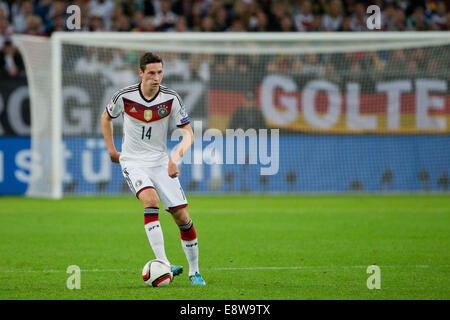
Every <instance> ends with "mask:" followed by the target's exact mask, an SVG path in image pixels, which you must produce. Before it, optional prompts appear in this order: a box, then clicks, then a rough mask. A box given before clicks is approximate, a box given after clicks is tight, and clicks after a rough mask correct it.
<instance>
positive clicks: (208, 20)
mask: <svg viewBox="0 0 450 320" xmlns="http://www.w3.org/2000/svg"><path fill="white" fill-rule="evenodd" d="M371 4H376V5H378V6H379V7H380V9H381V24H382V26H381V30H383V31H426V30H450V12H449V10H450V0H422V1H420V0H419V1H413V0H378V1H376V0H375V1H360V0H284V1H283V0H258V1H257V0H146V1H144V0H90V1H89V0H77V1H66V0H55V1H51V0H21V1H20V0H19V1H13V0H0V67H1V70H2V71H1V72H2V74H3V75H9V76H14V75H16V74H17V73H18V72H20V69H21V68H22V65H23V63H22V61H21V59H20V56H19V54H18V51H17V50H15V47H14V44H13V41H12V38H11V35H12V34H14V33H20V34H29V35H40V36H50V35H51V34H52V32H54V31H68V30H67V24H66V22H67V19H68V17H69V16H70V14H71V13H69V14H68V13H67V7H68V6H70V5H77V6H78V7H79V8H80V13H81V15H80V16H81V19H80V29H79V31H118V32H126V31H131V32H186V31H200V32H257V31H269V32H286V31H287V32H289V31H291V32H295V31H300V32H311V31H367V27H366V20H367V17H368V16H369V15H370V14H368V13H366V10H367V7H368V6H369V5H371ZM274 65H275V64H274ZM304 65H308V63H304ZM350 66H351V64H350ZM273 67H275V66H273ZM2 74H0V76H1V75H2Z"/></svg>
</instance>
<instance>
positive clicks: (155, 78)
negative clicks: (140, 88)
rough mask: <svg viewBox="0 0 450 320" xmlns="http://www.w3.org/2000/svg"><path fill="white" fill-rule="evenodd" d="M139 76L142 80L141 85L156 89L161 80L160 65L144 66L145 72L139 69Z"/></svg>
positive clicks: (161, 68) (161, 71)
mask: <svg viewBox="0 0 450 320" xmlns="http://www.w3.org/2000/svg"><path fill="white" fill-rule="evenodd" d="M139 75H140V76H141V78H142V83H144V85H145V86H146V87H147V88H151V87H153V88H158V87H159V85H160V84H161V81H162V78H163V67H162V63H161V62H158V63H149V64H147V65H146V66H145V70H144V71H142V70H141V69H139Z"/></svg>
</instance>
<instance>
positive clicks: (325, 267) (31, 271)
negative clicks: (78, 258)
mask: <svg viewBox="0 0 450 320" xmlns="http://www.w3.org/2000/svg"><path fill="white" fill-rule="evenodd" d="M367 267H368V265H367V266H363V265H360V266H358V265H356V266H335V265H332V266H291V267H217V268H202V269H204V270H218V271H239V270H318V269H321V270H323V269H335V268H338V269H366V268H367ZM379 267H380V268H388V269H399V268H401V269H404V268H416V269H427V268H431V267H441V268H449V267H450V266H449V265H397V266H395V265H391V266H389V265H386V266H383V265H380V266H379ZM80 271H81V272H130V271H132V272H140V270H133V269H81V270H80ZM60 272H64V273H65V272H66V270H58V269H49V270H0V273H60Z"/></svg>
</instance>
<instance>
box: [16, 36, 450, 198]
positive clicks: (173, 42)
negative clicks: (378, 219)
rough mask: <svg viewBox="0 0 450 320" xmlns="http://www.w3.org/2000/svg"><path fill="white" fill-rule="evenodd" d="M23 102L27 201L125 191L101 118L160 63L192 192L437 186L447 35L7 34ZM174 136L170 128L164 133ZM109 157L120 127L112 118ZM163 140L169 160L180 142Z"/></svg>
mask: <svg viewBox="0 0 450 320" xmlns="http://www.w3.org/2000/svg"><path fill="white" fill-rule="evenodd" d="M15 40H16V42H17V43H18V45H19V47H20V49H21V52H22V54H23V56H24V60H25V64H26V70H27V75H28V83H29V90H30V98H31V109H32V110H31V121H32V155H33V159H32V163H33V173H32V180H31V182H30V185H29V188H28V192H27V194H28V195H30V196H47V197H54V198H58V197H61V196H63V195H64V196H65V195H81V194H87V195H99V194H118V193H129V192H130V191H129V190H128V186H127V184H126V182H125V181H124V179H123V177H122V174H121V170H120V166H119V165H118V164H113V163H111V161H110V159H109V156H108V153H107V150H106V146H105V143H104V141H103V136H102V133H101V126H100V117H101V114H102V112H103V110H104V109H105V107H106V106H107V105H108V102H109V101H110V99H111V97H112V96H113V94H114V93H115V92H116V91H117V90H119V89H121V88H123V87H125V86H128V85H132V84H135V83H138V82H139V80H140V78H139V74H138V67H139V58H140V56H141V55H142V54H143V53H144V52H147V51H151V52H155V53H158V54H159V55H160V56H161V57H162V58H163V60H164V80H163V84H164V85H165V86H167V87H169V88H171V89H174V90H176V91H177V92H178V93H179V94H180V96H181V98H182V99H183V102H184V104H185V106H186V108H187V112H188V114H189V117H190V120H191V125H192V127H193V129H194V134H195V143H194V145H193V147H192V148H191V150H190V152H189V153H188V154H186V155H185V157H184V159H183V161H182V163H180V171H181V175H180V181H181V183H182V185H183V187H184V188H185V190H186V191H187V192H189V193H191V192H205V193H206V192H217V193H227V192H238V193H242V192H255V193H260V192H277V193H284V192H314V193H315V192H349V191H350V192H359V191H365V192H419V191H447V190H448V186H449V177H448V173H449V171H450V161H449V160H448V159H450V135H449V134H450V121H449V119H450V95H449V90H450V87H449V77H450V59H449V58H448V57H449V54H450V33H449V32H402V33H390V32H369V33H363V32H359V33H278V34H270V33H269V34H267V33H258V34H253V33H239V34H234V33H233V34H232V33H226V34H216V33H214V34H210V33H164V34H158V33H156V34H153V33H83V32H75V33H58V32H57V33H55V34H54V35H53V36H52V38H51V39H45V38H35V37H30V36H16V39H15ZM171 129H176V128H171ZM114 134H115V144H116V147H117V148H118V150H119V151H120V148H121V139H122V119H121V118H120V117H119V118H117V119H116V120H114ZM179 139H180V135H179V134H178V133H177V131H174V133H173V134H170V133H169V134H168V143H167V144H168V152H171V150H173V149H174V147H175V146H176V144H177V143H178V142H179Z"/></svg>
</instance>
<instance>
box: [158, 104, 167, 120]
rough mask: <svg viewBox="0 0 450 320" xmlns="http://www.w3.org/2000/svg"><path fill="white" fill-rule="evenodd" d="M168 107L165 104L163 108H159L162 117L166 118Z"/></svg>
mask: <svg viewBox="0 0 450 320" xmlns="http://www.w3.org/2000/svg"><path fill="white" fill-rule="evenodd" d="M167 112H168V111H167V108H166V107H165V106H162V107H161V108H159V109H158V115H159V116H160V117H161V118H164V117H165V116H167Z"/></svg>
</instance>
